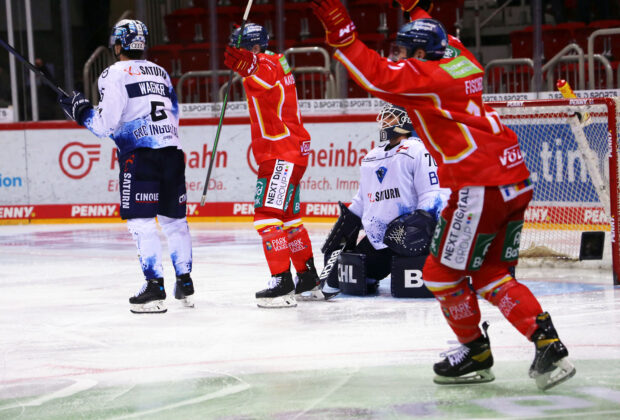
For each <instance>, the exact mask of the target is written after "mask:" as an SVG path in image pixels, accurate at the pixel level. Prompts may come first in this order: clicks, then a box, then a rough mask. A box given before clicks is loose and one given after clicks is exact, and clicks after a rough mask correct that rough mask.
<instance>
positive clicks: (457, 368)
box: [433, 321, 495, 385]
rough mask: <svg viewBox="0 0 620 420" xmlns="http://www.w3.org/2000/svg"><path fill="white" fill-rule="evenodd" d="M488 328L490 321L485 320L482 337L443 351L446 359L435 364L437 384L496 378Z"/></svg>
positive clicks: (467, 382)
mask: <svg viewBox="0 0 620 420" xmlns="http://www.w3.org/2000/svg"><path fill="white" fill-rule="evenodd" d="M488 328H489V323H488V322H486V321H485V322H483V323H482V337H479V338H477V339H475V340H474V341H470V342H469V343H466V344H462V345H461V346H460V347H457V348H454V349H450V350H448V351H447V352H444V353H441V356H442V357H445V359H443V360H442V361H441V362H439V363H435V365H434V366H433V370H434V371H435V373H436V374H437V376H435V378H434V379H433V381H434V382H435V383H436V384H440V385H450V384H471V383H483V382H491V381H492V380H494V379H495V375H493V372H491V367H492V366H493V355H492V354H491V344H490V342H489V335H488V334H487V329H488Z"/></svg>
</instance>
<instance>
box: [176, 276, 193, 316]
mask: <svg viewBox="0 0 620 420" xmlns="http://www.w3.org/2000/svg"><path fill="white" fill-rule="evenodd" d="M193 294H194V283H193V282H192V278H191V277H190V276H189V273H187V274H181V275H180V276H179V277H177V281H176V283H175V284H174V298H175V299H178V300H180V301H181V304H182V305H183V306H185V307H186V308H193V307H194V300H193V299H192V295H193Z"/></svg>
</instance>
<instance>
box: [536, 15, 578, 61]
mask: <svg viewBox="0 0 620 420" xmlns="http://www.w3.org/2000/svg"><path fill="white" fill-rule="evenodd" d="M584 27H585V24H584V23H582V22H569V23H560V24H557V25H554V26H552V27H550V28H547V29H545V30H543V31H542V39H543V50H544V54H545V59H547V60H549V59H551V58H553V57H554V56H555V55H556V54H557V53H559V52H560V51H561V50H562V48H564V47H566V46H567V45H568V44H570V43H572V42H575V41H576V37H575V31H576V30H577V29H581V28H584Z"/></svg>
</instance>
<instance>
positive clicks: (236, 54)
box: [224, 46, 258, 77]
mask: <svg viewBox="0 0 620 420" xmlns="http://www.w3.org/2000/svg"><path fill="white" fill-rule="evenodd" d="M224 65H226V67H228V68H229V69H231V70H233V71H235V72H237V73H239V75H240V76H241V77H250V76H251V75H253V74H254V73H256V71H257V70H258V57H257V56H256V54H254V53H253V52H250V51H248V50H244V49H239V48H234V47H231V46H227V47H226V51H224Z"/></svg>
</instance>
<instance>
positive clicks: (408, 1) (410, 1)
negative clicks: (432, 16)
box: [396, 0, 433, 13]
mask: <svg viewBox="0 0 620 420" xmlns="http://www.w3.org/2000/svg"><path fill="white" fill-rule="evenodd" d="M396 1H397V2H398V4H400V8H401V9H403V11H405V12H411V11H413V9H414V8H415V7H419V8H420V9H423V10H424V11H425V12H427V13H430V12H431V10H432V9H433V0H396Z"/></svg>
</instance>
